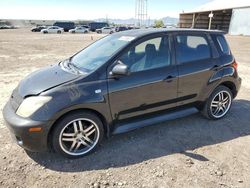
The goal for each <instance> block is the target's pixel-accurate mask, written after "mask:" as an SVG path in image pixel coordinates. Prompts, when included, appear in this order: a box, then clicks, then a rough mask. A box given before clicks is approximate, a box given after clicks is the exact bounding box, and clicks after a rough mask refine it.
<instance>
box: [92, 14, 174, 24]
mask: <svg viewBox="0 0 250 188" xmlns="http://www.w3.org/2000/svg"><path fill="white" fill-rule="evenodd" d="M160 20H163V22H164V24H165V25H177V23H178V22H179V18H173V17H169V16H168V17H164V18H162V19H160ZM94 21H96V22H106V21H107V19H106V18H99V19H95V20H94ZM108 21H109V23H114V24H121V25H132V24H134V23H135V19H134V18H130V19H112V18H111V19H108ZM154 22H155V19H150V20H147V24H148V25H153V24H154Z"/></svg>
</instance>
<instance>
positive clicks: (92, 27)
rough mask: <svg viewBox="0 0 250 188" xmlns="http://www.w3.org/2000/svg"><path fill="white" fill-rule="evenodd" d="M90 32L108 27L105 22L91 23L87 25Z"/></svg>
mask: <svg viewBox="0 0 250 188" xmlns="http://www.w3.org/2000/svg"><path fill="white" fill-rule="evenodd" d="M89 27H90V31H92V32H95V31H96V30H97V29H101V28H103V27H109V24H108V23H107V22H91V23H89Z"/></svg>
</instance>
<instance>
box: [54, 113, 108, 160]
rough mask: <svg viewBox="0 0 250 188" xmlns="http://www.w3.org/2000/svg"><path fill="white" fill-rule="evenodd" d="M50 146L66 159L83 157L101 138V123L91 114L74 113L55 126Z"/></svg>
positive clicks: (102, 131)
mask: <svg viewBox="0 0 250 188" xmlns="http://www.w3.org/2000/svg"><path fill="white" fill-rule="evenodd" d="M55 126H56V127H55V129H54V131H53V134H52V144H53V147H54V149H55V151H56V152H57V153H59V154H62V155H63V156H65V157H67V158H78V157H83V156H85V155H87V154H89V153H90V152H92V151H93V150H94V149H95V148H96V147H97V146H98V144H99V143H100V142H101V140H102V138H103V133H104V130H103V124H102V121H101V120H100V119H99V118H98V117H97V116H96V115H95V114H93V113H90V112H76V113H73V114H70V115H67V116H66V117H64V118H63V119H62V120H61V121H59V122H58V123H57V125H55Z"/></svg>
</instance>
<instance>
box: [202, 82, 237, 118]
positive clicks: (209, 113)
mask: <svg viewBox="0 0 250 188" xmlns="http://www.w3.org/2000/svg"><path fill="white" fill-rule="evenodd" d="M219 93H224V94H223V95H225V96H226V97H227V95H228V104H227V105H226V107H225V111H224V112H223V113H221V114H218V115H216V114H215V113H214V111H215V112H216V110H217V109H218V108H219V107H218V106H221V105H222V104H219V103H221V102H218V105H217V104H214V102H215V101H214V100H215V99H216V98H217V97H219V96H218V95H219ZM232 100H233V94H232V91H231V90H230V89H229V88H228V87H225V86H222V85H221V86H218V87H217V88H216V89H215V90H214V91H213V92H212V94H211V95H210V97H209V98H208V99H207V101H206V103H205V105H204V107H203V109H202V110H201V113H202V114H203V115H204V116H205V117H206V118H208V119H211V120H218V119H221V118H223V117H224V116H225V115H226V114H227V113H228V111H229V110H230V108H231V105H232ZM212 102H213V104H212ZM212 105H217V107H212ZM221 107H222V106H221ZM213 108H215V110H214V111H213ZM223 109H224V108H223Z"/></svg>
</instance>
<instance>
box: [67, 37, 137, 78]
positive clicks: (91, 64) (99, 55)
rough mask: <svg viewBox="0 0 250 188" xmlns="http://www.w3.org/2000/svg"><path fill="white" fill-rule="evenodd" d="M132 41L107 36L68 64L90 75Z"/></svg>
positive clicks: (129, 38)
mask: <svg viewBox="0 0 250 188" xmlns="http://www.w3.org/2000/svg"><path fill="white" fill-rule="evenodd" d="M133 39H134V38H133V37H124V36H123V37H121V36H117V35H108V36H106V37H104V38H102V39H100V40H98V41H96V42H95V43H93V44H91V45H90V46H88V47H87V48H85V49H83V50H82V51H80V52H79V53H77V54H76V55H74V56H73V57H72V58H71V59H70V63H71V64H73V65H74V66H75V67H77V68H78V69H80V70H81V71H82V72H85V73H90V72H92V71H95V70H96V69H98V68H99V67H100V66H102V65H103V64H104V63H106V62H107V61H108V60H109V59H110V57H111V56H112V55H114V54H115V53H116V52H117V51H118V50H119V49H121V48H122V47H124V46H125V45H126V44H128V43H129V42H130V41H131V40H133Z"/></svg>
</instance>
